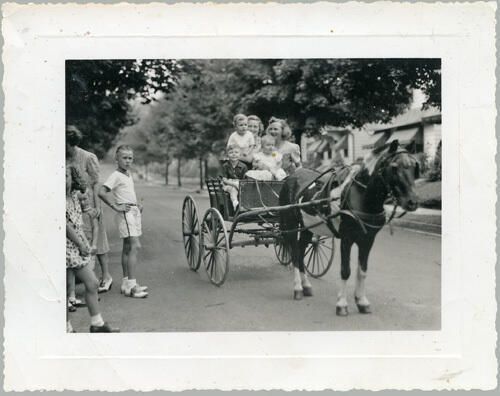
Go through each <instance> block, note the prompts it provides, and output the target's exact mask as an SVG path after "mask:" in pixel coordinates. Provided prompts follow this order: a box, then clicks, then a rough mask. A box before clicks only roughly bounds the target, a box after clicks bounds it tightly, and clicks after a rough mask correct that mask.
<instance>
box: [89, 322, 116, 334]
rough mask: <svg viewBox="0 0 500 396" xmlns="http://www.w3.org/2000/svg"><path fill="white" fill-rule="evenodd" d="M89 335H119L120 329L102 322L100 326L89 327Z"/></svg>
mask: <svg viewBox="0 0 500 396" xmlns="http://www.w3.org/2000/svg"><path fill="white" fill-rule="evenodd" d="M90 332H91V333H119V332H120V329H118V328H114V327H111V326H110V325H109V323H107V322H104V324H103V325H102V326H90Z"/></svg>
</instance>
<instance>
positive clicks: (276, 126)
mask: <svg viewBox="0 0 500 396" xmlns="http://www.w3.org/2000/svg"><path fill="white" fill-rule="evenodd" d="M266 133H267V134H268V135H270V136H272V137H273V138H274V140H275V142H274V146H275V147H276V151H278V153H280V154H281V155H282V156H283V162H284V165H283V168H284V170H285V172H286V173H287V174H290V173H293V171H294V170H295V169H296V168H299V167H300V166H301V164H300V147H299V145H298V144H295V143H292V142H290V141H289V139H290V137H291V136H292V130H291V129H290V127H289V126H288V123H287V122H286V121H285V120H283V119H280V118H276V117H271V119H270V120H269V126H268V127H267V130H266Z"/></svg>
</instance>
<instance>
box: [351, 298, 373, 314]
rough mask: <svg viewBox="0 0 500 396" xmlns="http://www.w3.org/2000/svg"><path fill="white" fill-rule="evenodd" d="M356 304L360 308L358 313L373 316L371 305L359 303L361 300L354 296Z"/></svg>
mask: <svg viewBox="0 0 500 396" xmlns="http://www.w3.org/2000/svg"><path fill="white" fill-rule="evenodd" d="M354 302H355V303H356V306H357V307H358V311H359V313H360V314H371V313H372V310H371V308H370V304H367V305H366V304H365V305H362V304H360V303H359V298H358V297H356V296H354Z"/></svg>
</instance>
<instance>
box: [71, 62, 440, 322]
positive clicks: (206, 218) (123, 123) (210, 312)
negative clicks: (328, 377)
mask: <svg viewBox="0 0 500 396" xmlns="http://www.w3.org/2000/svg"><path fill="white" fill-rule="evenodd" d="M65 73H66V74H65V80H66V92H65V94H66V136H65V142H66V222H67V223H66V230H67V238H66V268H67V285H66V287H67V331H68V332H89V331H90V332H214V331H337V330H440V328H441V194H442V189H441V178H442V172H441V145H442V138H441V122H442V120H441V108H442V103H441V73H442V70H441V59H438V58H410V59H408V58H406V59H403V58H377V59H370V58H347V59H346V58H338V59H331V58H330V59H304V58H301V59H123V60H116V59H115V60H111V59H94V60H77V59H68V60H66V62H65Z"/></svg>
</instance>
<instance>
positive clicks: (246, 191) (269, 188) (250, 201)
mask: <svg viewBox="0 0 500 396" xmlns="http://www.w3.org/2000/svg"><path fill="white" fill-rule="evenodd" d="M284 183H285V182H284V181H258V180H253V179H244V180H240V206H241V209H242V210H252V209H257V208H263V207H266V206H279V195H280V191H281V188H282V187H283V184H284Z"/></svg>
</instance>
